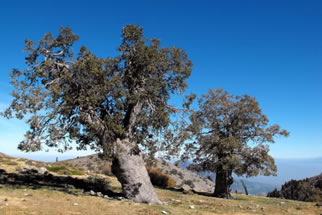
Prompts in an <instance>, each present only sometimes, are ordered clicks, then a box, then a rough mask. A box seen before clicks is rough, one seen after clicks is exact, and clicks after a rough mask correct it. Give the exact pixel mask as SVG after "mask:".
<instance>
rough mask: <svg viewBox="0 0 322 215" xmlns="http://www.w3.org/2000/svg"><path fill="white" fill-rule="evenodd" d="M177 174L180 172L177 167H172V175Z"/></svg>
mask: <svg viewBox="0 0 322 215" xmlns="http://www.w3.org/2000/svg"><path fill="white" fill-rule="evenodd" d="M177 174H178V170H176V169H172V170H171V171H170V175H177Z"/></svg>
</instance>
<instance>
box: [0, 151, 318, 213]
mask: <svg viewBox="0 0 322 215" xmlns="http://www.w3.org/2000/svg"><path fill="white" fill-rule="evenodd" d="M12 162H16V163H17V166H15V165H10V164H9V165H8V163H12ZM26 163H28V164H29V165H30V164H32V165H35V166H36V165H37V166H46V167H48V166H50V165H51V164H48V163H43V162H36V161H30V160H26V159H21V158H19V159H16V158H11V157H4V156H1V155H0V168H2V169H5V170H6V171H8V172H14V171H15V169H16V168H17V167H19V166H23V165H28V164H26ZM51 166H53V165H51ZM100 176H101V177H105V179H106V180H108V181H109V182H110V185H111V186H112V189H113V191H114V192H120V191H121V186H120V183H119V182H118V181H117V180H116V178H115V177H110V176H103V175H100ZM73 177H79V178H80V177H82V178H83V177H87V176H86V175H83V176H73ZM156 192H157V194H158V196H159V197H160V199H161V201H163V202H164V203H165V204H164V205H147V204H138V203H134V202H126V201H117V200H106V199H103V198H98V197H91V196H75V195H70V194H66V193H63V192H59V191H55V190H48V189H38V190H31V189H13V188H10V187H7V186H2V185H0V215H101V214H104V215H160V214H162V213H161V212H162V211H166V212H168V214H171V215H183V214H188V215H192V214H195V215H217V214H221V215H228V214H234V215H250V214H267V215H268V214H270V215H320V214H322V208H319V207H317V206H315V204H314V203H306V202H299V201H290V200H282V199H272V198H265V197H257V196H245V195H237V194H234V197H235V198H236V200H225V199H218V198H213V197H207V196H202V195H197V194H183V193H181V192H175V191H171V190H163V189H156ZM25 194H29V195H27V196H26V195H25ZM5 199H7V200H8V201H4V200H5ZM6 203H8V205H6ZM74 203H78V205H77V206H74ZM191 206H193V207H194V208H193V209H192V208H190V207H191Z"/></svg>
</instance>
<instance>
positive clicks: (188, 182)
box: [182, 180, 195, 189]
mask: <svg viewBox="0 0 322 215" xmlns="http://www.w3.org/2000/svg"><path fill="white" fill-rule="evenodd" d="M182 183H183V184H186V185H188V186H189V187H191V188H192V189H193V188H194V187H195V185H194V183H193V182H192V181H191V180H184V181H183V182H182Z"/></svg>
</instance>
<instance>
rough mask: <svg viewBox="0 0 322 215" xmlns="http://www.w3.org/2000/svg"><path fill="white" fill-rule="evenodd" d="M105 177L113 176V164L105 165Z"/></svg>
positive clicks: (103, 171)
mask: <svg viewBox="0 0 322 215" xmlns="http://www.w3.org/2000/svg"><path fill="white" fill-rule="evenodd" d="M102 173H103V174H104V175H108V176H113V173H112V167H111V164H105V165H104V166H103V168H102Z"/></svg>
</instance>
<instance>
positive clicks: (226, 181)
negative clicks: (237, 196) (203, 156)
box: [214, 168, 234, 199]
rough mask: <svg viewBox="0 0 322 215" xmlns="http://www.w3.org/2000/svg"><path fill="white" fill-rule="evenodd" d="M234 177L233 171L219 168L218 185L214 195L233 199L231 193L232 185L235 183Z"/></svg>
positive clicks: (217, 172) (217, 174) (217, 173)
mask: <svg viewBox="0 0 322 215" xmlns="http://www.w3.org/2000/svg"><path fill="white" fill-rule="evenodd" d="M233 182H234V179H233V177H232V173H231V172H229V171H226V170H224V169H223V168H218V170H217V171H216V187H215V192H214V196H215V197H218V198H226V199H232V196H231V194H230V186H231V185H232V184H233Z"/></svg>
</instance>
